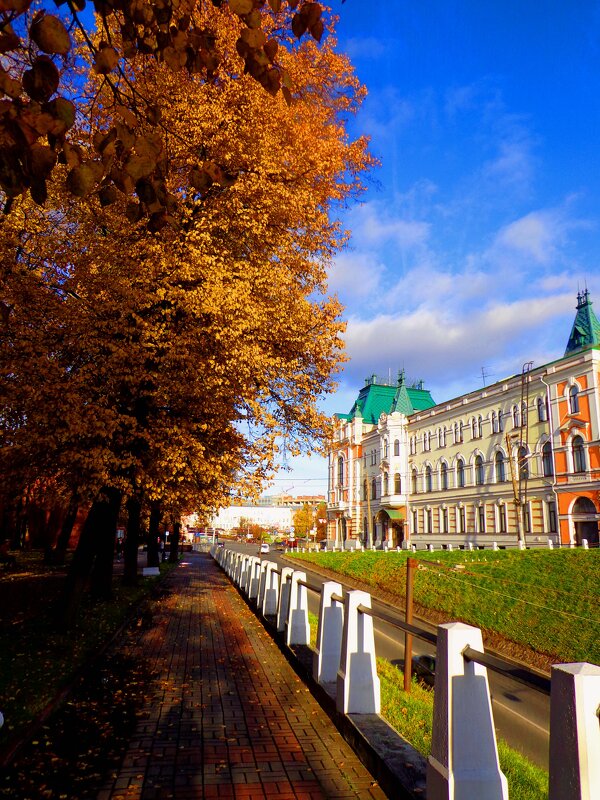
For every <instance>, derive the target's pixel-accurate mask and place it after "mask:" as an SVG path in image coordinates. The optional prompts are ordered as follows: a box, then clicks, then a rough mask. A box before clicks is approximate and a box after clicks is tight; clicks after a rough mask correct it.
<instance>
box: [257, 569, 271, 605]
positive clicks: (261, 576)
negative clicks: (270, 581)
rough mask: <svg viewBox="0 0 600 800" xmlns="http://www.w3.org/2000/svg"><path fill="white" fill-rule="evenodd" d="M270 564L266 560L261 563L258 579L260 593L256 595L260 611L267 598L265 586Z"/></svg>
mask: <svg viewBox="0 0 600 800" xmlns="http://www.w3.org/2000/svg"><path fill="white" fill-rule="evenodd" d="M268 563H269V562H268V561H267V560H266V559H263V560H262V561H261V562H260V574H259V578H258V592H257V595H256V606H257V608H259V609H262V606H263V600H264V598H265V585H266V579H267V564H268Z"/></svg>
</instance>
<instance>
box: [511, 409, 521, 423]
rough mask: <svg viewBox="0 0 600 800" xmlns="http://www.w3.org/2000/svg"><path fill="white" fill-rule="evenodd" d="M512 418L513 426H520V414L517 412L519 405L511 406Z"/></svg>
mask: <svg viewBox="0 0 600 800" xmlns="http://www.w3.org/2000/svg"><path fill="white" fill-rule="evenodd" d="M512 420H513V428H520V427H521V414H520V413H519V406H513V407H512Z"/></svg>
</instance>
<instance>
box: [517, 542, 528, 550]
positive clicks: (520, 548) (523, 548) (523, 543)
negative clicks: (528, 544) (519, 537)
mask: <svg viewBox="0 0 600 800" xmlns="http://www.w3.org/2000/svg"><path fill="white" fill-rule="evenodd" d="M518 548H519V550H525V549H526V548H525V542H522V541H519V542H518Z"/></svg>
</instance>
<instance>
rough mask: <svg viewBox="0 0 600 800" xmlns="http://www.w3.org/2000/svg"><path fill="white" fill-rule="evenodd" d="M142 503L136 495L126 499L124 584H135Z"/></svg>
mask: <svg viewBox="0 0 600 800" xmlns="http://www.w3.org/2000/svg"><path fill="white" fill-rule="evenodd" d="M141 514H142V504H141V502H140V501H139V500H138V498H137V497H130V498H129V500H128V501H127V533H126V536H125V549H124V563H123V583H124V584H125V585H126V586H135V585H136V584H137V579H138V572H137V559H138V547H139V544H140V518H141Z"/></svg>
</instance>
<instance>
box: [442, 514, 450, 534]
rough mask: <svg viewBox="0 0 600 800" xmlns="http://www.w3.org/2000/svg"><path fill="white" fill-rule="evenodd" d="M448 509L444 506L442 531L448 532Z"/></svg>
mask: <svg viewBox="0 0 600 800" xmlns="http://www.w3.org/2000/svg"><path fill="white" fill-rule="evenodd" d="M448 530H449V529H448V509H447V508H442V533H448Z"/></svg>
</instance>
